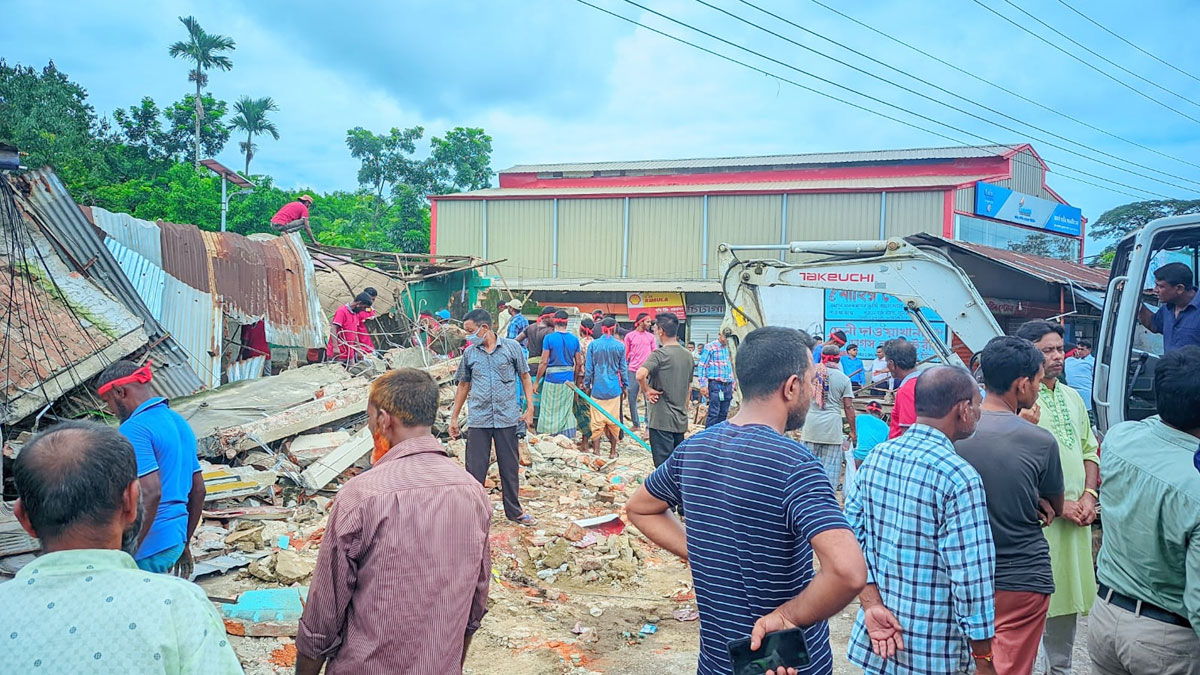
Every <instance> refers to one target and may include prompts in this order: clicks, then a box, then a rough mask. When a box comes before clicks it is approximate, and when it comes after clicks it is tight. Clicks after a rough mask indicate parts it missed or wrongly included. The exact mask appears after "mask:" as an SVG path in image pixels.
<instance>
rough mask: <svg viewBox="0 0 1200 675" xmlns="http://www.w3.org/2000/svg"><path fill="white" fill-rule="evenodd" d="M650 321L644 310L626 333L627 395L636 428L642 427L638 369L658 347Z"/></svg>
mask: <svg viewBox="0 0 1200 675" xmlns="http://www.w3.org/2000/svg"><path fill="white" fill-rule="evenodd" d="M650 323H651V322H650V315H649V314H647V313H645V312H642V313H641V314H638V315H637V317H635V318H634V320H633V324H634V329H633V330H631V331H629V332H628V333H626V334H625V359H626V360H627V361H628V362H629V377H628V379H626V380H625V381H626V382H628V383H629V386H628V387H627V388H626V389H625V396H626V397H627V398H628V399H629V419H630V421H631V422H632V424H630V427H631V428H632V429H634V430H636V429H638V428H640V427H641V421H640V420H639V419H638V408H637V397H638V394H639V393H640V392H641V388H640V387H639V386H638V383H637V370H638V368H641V367H642V364H643V363H645V362H646V359H648V358H650V353H651V352H653V351H654V350H655V349H656V348H657V347H658V340H656V339H655V337H654V333H653V331H651V330H650Z"/></svg>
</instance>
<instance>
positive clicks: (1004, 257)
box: [908, 234, 1108, 290]
mask: <svg viewBox="0 0 1200 675" xmlns="http://www.w3.org/2000/svg"><path fill="white" fill-rule="evenodd" d="M908 240H909V241H910V242H913V243H917V244H933V245H936V246H951V247H954V248H957V249H960V250H965V251H968V252H970V253H973V254H975V255H978V256H982V257H984V258H988V259H990V260H994V261H996V262H998V263H1000V264H1002V265H1006V266H1008V267H1011V268H1013V269H1015V270H1018V271H1020V272H1023V273H1025V274H1028V275H1030V276H1032V277H1035V278H1037V279H1041V280H1042V281H1048V282H1050V283H1055V284H1075V285H1078V286H1082V287H1084V288H1090V289H1093V290H1105V289H1107V288H1108V270H1102V269H1097V268H1095V267H1088V266H1087V265H1081V264H1079V263H1075V262H1070V261H1067V260H1059V259H1057V258H1044V257H1042V256H1038V255H1030V254H1028V253H1018V252H1017V251H1009V250H1007V249H1002V248H993V247H991V246H984V245H982V244H973V243H970V242H965V241H951V240H949V239H945V238H942V237H938V236H934V235H931V234H918V235H913V236H912V237H908Z"/></svg>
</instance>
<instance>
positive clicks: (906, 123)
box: [575, 0, 1165, 200]
mask: <svg viewBox="0 0 1200 675" xmlns="http://www.w3.org/2000/svg"><path fill="white" fill-rule="evenodd" d="M575 1H576V2H578V3H580V4H581V5H586V6H588V7H591V8H592V9H594V10H596V11H599V12H602V13H604V14H607V15H609V16H611V17H614V18H616V19H620V20H621V21H624V22H626V23H630V24H633V25H634V26H638V27H640V28H644V29H646V30H648V31H650V32H652V33H655V34H657V35H661V36H663V37H665V38H668V39H671V40H674V41H675V42H678V43H680V44H683V45H687V46H689V47H693V48H695V49H698V50H700V51H702V52H705V53H706V54H711V55H712V56H716V57H717V58H719V59H722V60H725V61H728V62H730V63H734V64H736V65H739V66H742V67H744V68H747V69H749V70H752V71H754V72H756V73H759V74H762V75H766V76H767V77H770V78H772V79H775V80H778V81H780V82H784V83H787V84H790V85H792V86H795V87H798V88H800V89H803V90H805V91H808V92H811V93H814V94H817V95H818V96H822V97H824V98H827V99H830V100H832V101H836V102H838V103H842V104H845V105H848V106H850V107H852V108H855V109H857V110H861V111H863V112H867V113H870V114H872V115H875V116H877V117H882V118H884V119H887V120H891V121H893V122H898V123H900V124H903V125H904V126H907V127H910V128H913V129H916V130H918V131H922V132H925V133H927V134H930V135H932V136H937V137H938V138H942V139H945V140H948V141H950V142H952V143H956V144H958V145H962V146H967V147H978V146H976V145H974V144H972V143H969V142H967V141H964V140H962V139H961V138H956V137H954V136H947V135H946V134H944V133H941V132H939V131H934V130H933V129H929V128H927V127H923V126H921V125H919V124H916V123H914V122H910V121H908V120H904V119H901V118H899V117H893V116H892V115H889V114H887V113H884V112H880V111H878V110H875V109H873V108H869V107H867V106H864V105H862V104H859V103H855V102H853V101H849V100H847V99H844V98H841V97H838V96H834V95H833V94H830V93H827V92H823V91H821V90H819V89H815V88H813V87H810V86H808V85H805V84H801V83H799V82H796V81H795V80H792V79H789V78H786V77H783V76H782V75H777V74H775V73H772V72H770V71H767V70H763V69H762V68H759V67H758V66H754V65H751V64H749V63H746V62H745V61H741V60H738V59H736V58H734V57H732V56H728V55H726V54H722V53H720V52H717V51H714V50H712V49H709V48H707V47H704V46H701V45H698V44H696V43H694V42H690V41H688V40H685V39H684V38H681V37H678V36H676V35H672V34H670V33H667V32H665V31H662V30H659V29H657V28H654V27H651V26H648V25H646V24H644V23H641V22H640V21H638V20H636V19H631V18H629V17H627V16H622V15H621V14H617V13H616V12H613V11H611V10H608V9H605V8H603V7H600V6H598V5H594V4H592V3H591V2H588V0H575ZM718 39H719V38H718ZM763 58H766V57H763ZM768 60H770V59H768ZM814 77H815V76H814ZM817 79H822V78H817ZM822 81H825V80H823V79H822ZM838 86H839V87H840V86H841V85H838ZM843 88H845V87H843ZM851 91H852V90H851ZM855 93H857V92H855ZM859 95H860V96H864V97H865V98H871V97H869V96H867V95H865V94H859ZM874 100H877V101H878V99H874ZM879 102H880V103H883V104H884V105H887V106H888V107H890V108H895V109H899V110H902V111H904V112H906V113H909V114H911V115H914V116H916V117H920V118H922V119H925V120H928V121H931V122H934V123H935V124H938V125H941V126H947V127H949V128H951V129H954V130H955V131H960V132H962V133H966V134H967V135H969V136H974V137H976V138H980V139H982V140H985V141H987V139H985V138H983V137H982V136H976V135H975V134H972V133H970V132H966V131H964V130H961V129H957V128H955V127H952V126H949V125H947V124H945V123H943V122H938V121H937V120H934V119H932V118H929V117H926V116H924V115H920V114H918V113H913V112H911V111H909V110H905V109H904V108H900V107H899V106H895V105H892V104H890V103H887V102H885V101H879ZM988 142H989V143H992V144H993V145H1000V146H1002V147H1011V146H1008V145H1006V144H1003V143H993V142H991V141H988ZM1061 168H1062V167H1061V165H1060V170H1061ZM1079 173H1082V174H1083V175H1086V176H1091V177H1093V178H1097V179H1099V180H1106V179H1105V178H1103V177H1102V176H1095V175H1094V174H1090V173H1087V172H1079ZM1065 177H1067V178H1070V179H1071V180H1076V181H1078V182H1081V183H1085V184H1087V185H1093V186H1095V187H1099V188H1103V189H1106V190H1109V191H1111V192H1116V193H1119V194H1123V195H1126V196H1128V197H1133V198H1134V199H1139V200H1141V199H1145V198H1146V196H1147V195H1150V196H1158V197H1165V196H1164V195H1160V194H1158V193H1156V192H1152V191H1150V190H1144V189H1142V188H1138V187H1135V186H1132V185H1126V184H1124V183H1113V182H1106V184H1103V185H1102V184H1098V183H1093V182H1090V181H1087V180H1084V179H1080V178H1075V177H1072V176H1065ZM1112 185H1118V186H1120V187H1126V188H1129V189H1130V190H1134V191H1136V192H1137V193H1138V194H1134V193H1131V192H1125V191H1123V190H1118V189H1116V188H1113V187H1112Z"/></svg>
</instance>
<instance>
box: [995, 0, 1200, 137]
mask: <svg viewBox="0 0 1200 675" xmlns="http://www.w3.org/2000/svg"><path fill="white" fill-rule="evenodd" d="M1005 1H1006V2H1007V0H1005ZM972 2H974V3H975V4H977V5H979V6H980V7H982V8H984V9H986V10H987V11H989V12H991V13H992V14H995V15H996V16H998V17H1000V18H1001V19H1004V20H1005V21H1007V22H1009V23H1011V24H1012V25H1014V26H1016V27H1017V28H1019V29H1021V30H1023V31H1025V32H1026V33H1029V34H1030V35H1032V36H1034V37H1035V38H1037V39H1039V40H1041V41H1042V42H1045V43H1046V44H1048V45H1050V46H1051V47H1053V48H1055V49H1057V50H1058V51H1060V52H1062V53H1063V54H1066V55H1067V56H1069V57H1071V58H1073V59H1075V60H1076V61H1078V62H1080V63H1082V64H1083V65H1085V66H1087V67H1088V68H1091V69H1092V70H1094V71H1096V72H1097V73H1100V74H1101V75H1103V76H1105V77H1107V78H1108V79H1110V80H1112V81H1113V82H1116V83H1117V84H1119V85H1121V86H1122V87H1125V88H1126V89H1128V90H1129V91H1132V92H1134V93H1135V94H1137V95H1138V96H1141V97H1142V98H1145V99H1147V100H1149V101H1153V102H1155V103H1157V104H1159V105H1160V106H1162V107H1164V108H1166V109H1167V110H1170V111H1171V112H1174V113H1176V114H1178V115H1180V116H1182V117H1186V118H1187V119H1189V120H1191V121H1193V122H1197V123H1200V119H1197V118H1195V117H1192V116H1191V115H1189V114H1187V113H1185V112H1183V111H1182V110H1180V109H1179V108H1176V107H1174V106H1172V105H1170V104H1167V103H1164V102H1162V101H1161V100H1159V99H1157V98H1154V97H1153V96H1151V95H1150V94H1147V93H1146V92H1144V91H1142V90H1141V89H1138V88H1137V87H1135V86H1133V85H1131V84H1129V83H1128V82H1125V81H1124V80H1121V79H1118V78H1117V77H1114V76H1113V75H1111V74H1109V73H1108V72H1106V71H1104V70H1101V69H1100V68H1099V67H1097V66H1096V65H1095V64H1093V63H1090V62H1088V61H1087V60H1085V59H1083V58H1082V57H1080V56H1078V55H1077V54H1074V53H1072V52H1069V51H1067V50H1066V49H1063V48H1062V47H1060V46H1058V45H1057V44H1055V43H1054V41H1052V40H1050V39H1048V38H1046V37H1043V36H1041V35H1038V34H1037V33H1035V32H1033V31H1031V30H1029V29H1028V28H1026V27H1025V26H1022V25H1021V24H1020V23H1017V22H1016V21H1013V20H1012V19H1010V18H1009V17H1007V16H1005V15H1003V14H1001V13H1000V12H998V11H996V10H995V9H994V8H992V7H989V6H988V5H987V4H986V3H984V2H983V0H972ZM1009 4H1011V3H1009ZM1013 6H1014V7H1015V6H1016V5H1013ZM1017 9H1020V7H1017ZM1021 11H1025V10H1021Z"/></svg>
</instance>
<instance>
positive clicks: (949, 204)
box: [942, 188, 958, 239]
mask: <svg viewBox="0 0 1200 675" xmlns="http://www.w3.org/2000/svg"><path fill="white" fill-rule="evenodd" d="M957 192H958V189H957V188H955V189H954V190H946V191H945V192H943V193H942V195H943V197H942V199H943V201H942V236H943V237H946V238H948V239H953V238H954V197H955V194H956V193H957Z"/></svg>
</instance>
